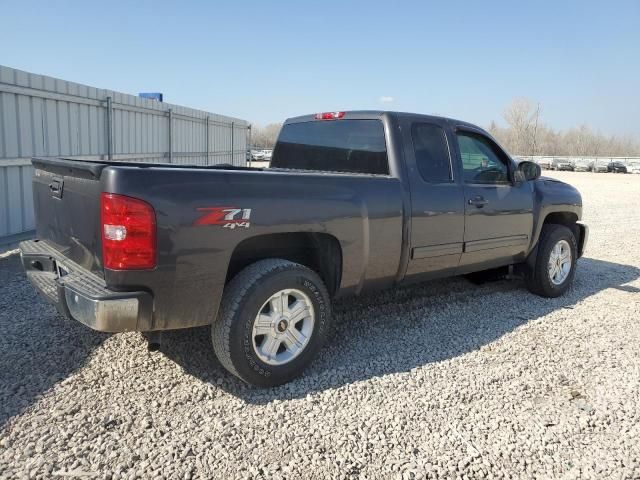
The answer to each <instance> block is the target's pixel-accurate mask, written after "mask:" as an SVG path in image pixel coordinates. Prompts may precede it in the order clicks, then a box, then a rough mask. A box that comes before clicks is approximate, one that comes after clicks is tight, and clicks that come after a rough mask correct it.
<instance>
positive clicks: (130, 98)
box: [0, 65, 248, 245]
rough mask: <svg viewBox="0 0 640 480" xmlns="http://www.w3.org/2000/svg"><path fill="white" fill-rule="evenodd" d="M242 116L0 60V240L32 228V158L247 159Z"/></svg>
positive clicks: (234, 161) (211, 161) (199, 161)
mask: <svg viewBox="0 0 640 480" xmlns="http://www.w3.org/2000/svg"><path fill="white" fill-rule="evenodd" d="M247 128H248V123H247V122H246V121H244V120H239V119H236V118H231V117H226V116H223V115H217V114H214V113H208V112H203V111H200V110H194V109H191V108H186V107H181V106H178V105H171V104H169V103H161V102H157V101H155V100H149V99H144V98H139V97H136V96H134V95H127V94H124V93H119V92H114V91H112V90H103V89H98V88H93V87H88V86H86V85H80V84H77V83H73V82H67V81H65V80H60V79H57V78H52V77H47V76H44V75H36V74H33V73H27V72H23V71H21V70H15V69H13V68H8V67H3V66H1V65H0V245H2V244H7V243H12V241H13V240H15V239H17V238H19V237H20V234H22V233H24V232H28V231H30V230H32V229H33V228H34V218H33V200H32V195H31V174H32V171H33V168H32V166H31V161H30V160H31V157H34V156H64V157H77V158H86V159H109V158H110V159H112V160H116V161H117V160H122V161H124V160H126V161H141V162H162V163H180V164H198V165H212V164H216V163H231V164H234V165H244V164H245V161H246V151H247V137H248V130H247Z"/></svg>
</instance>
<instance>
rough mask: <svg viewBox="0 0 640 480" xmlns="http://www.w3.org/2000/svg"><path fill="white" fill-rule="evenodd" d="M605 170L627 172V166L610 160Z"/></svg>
mask: <svg viewBox="0 0 640 480" xmlns="http://www.w3.org/2000/svg"><path fill="white" fill-rule="evenodd" d="M607 172H613V173H627V166H626V165H625V164H624V163H622V162H610V163H609V165H607Z"/></svg>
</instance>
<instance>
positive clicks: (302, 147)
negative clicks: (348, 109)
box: [271, 120, 389, 175]
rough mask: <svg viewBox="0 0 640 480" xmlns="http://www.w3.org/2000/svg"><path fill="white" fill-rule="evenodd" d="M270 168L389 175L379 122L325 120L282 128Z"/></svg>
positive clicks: (385, 149) (293, 124)
mask: <svg viewBox="0 0 640 480" xmlns="http://www.w3.org/2000/svg"><path fill="white" fill-rule="evenodd" d="M271 166H272V167H275V168H291V169H301V170H320V171H329V172H348V173H368V174H374V175H388V174H389V163H388V160H387V147H386V143H385V137H384V127H383V125H382V122H381V121H380V120H324V121H312V122H302V123H289V124H286V125H284V126H283V127H282V130H281V132H280V136H279V137H278V142H277V143H276V147H275V149H274V151H273V157H272V159H271Z"/></svg>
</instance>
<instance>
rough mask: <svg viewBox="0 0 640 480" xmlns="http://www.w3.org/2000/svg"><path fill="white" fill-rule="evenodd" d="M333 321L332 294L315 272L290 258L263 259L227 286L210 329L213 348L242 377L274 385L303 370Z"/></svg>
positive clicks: (318, 348) (269, 385) (221, 360)
mask: <svg viewBox="0 0 640 480" xmlns="http://www.w3.org/2000/svg"><path fill="white" fill-rule="evenodd" d="M330 323H331V303H330V300H329V294H328V293H327V289H326V287H325V285H324V283H323V282H322V280H321V279H320V277H319V276H318V275H317V274H316V273H315V272H313V271H312V270H310V269H308V268H307V267H305V266H303V265H300V264H297V263H293V262H290V261H287V260H281V259H267V260H261V261H258V262H256V263H253V264H251V265H249V266H248V267H246V268H245V269H244V270H242V271H241V272H240V273H239V274H238V275H236V276H235V277H234V278H233V280H231V282H230V283H229V284H228V285H227V286H226V288H225V292H224V294H223V298H222V303H221V305H220V312H219V314H218V318H217V319H216V321H215V322H214V323H213V325H212V329H211V335H212V341H213V349H214V351H215V353H216V356H217V357H218V359H219V360H220V363H222V365H223V366H224V367H225V368H226V369H227V370H229V371H230V372H231V373H233V374H234V375H236V376H238V377H239V378H240V379H242V380H244V381H245V382H247V383H250V384H253V385H258V386H263V387H271V386H275V385H280V384H283V383H286V382H288V381H290V380H292V379H293V378H295V377H297V376H298V375H300V373H302V371H303V370H304V368H305V367H306V366H307V365H308V364H309V363H311V361H312V360H313V358H314V357H315V356H316V354H317V353H318V351H319V350H320V348H321V347H322V345H323V344H324V341H325V339H326V337H327V335H328V333H329V327H330Z"/></svg>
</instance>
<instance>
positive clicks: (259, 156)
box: [251, 150, 264, 161]
mask: <svg viewBox="0 0 640 480" xmlns="http://www.w3.org/2000/svg"><path fill="white" fill-rule="evenodd" d="M251 160H254V161H261V160H264V152H263V151H262V150H251Z"/></svg>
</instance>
